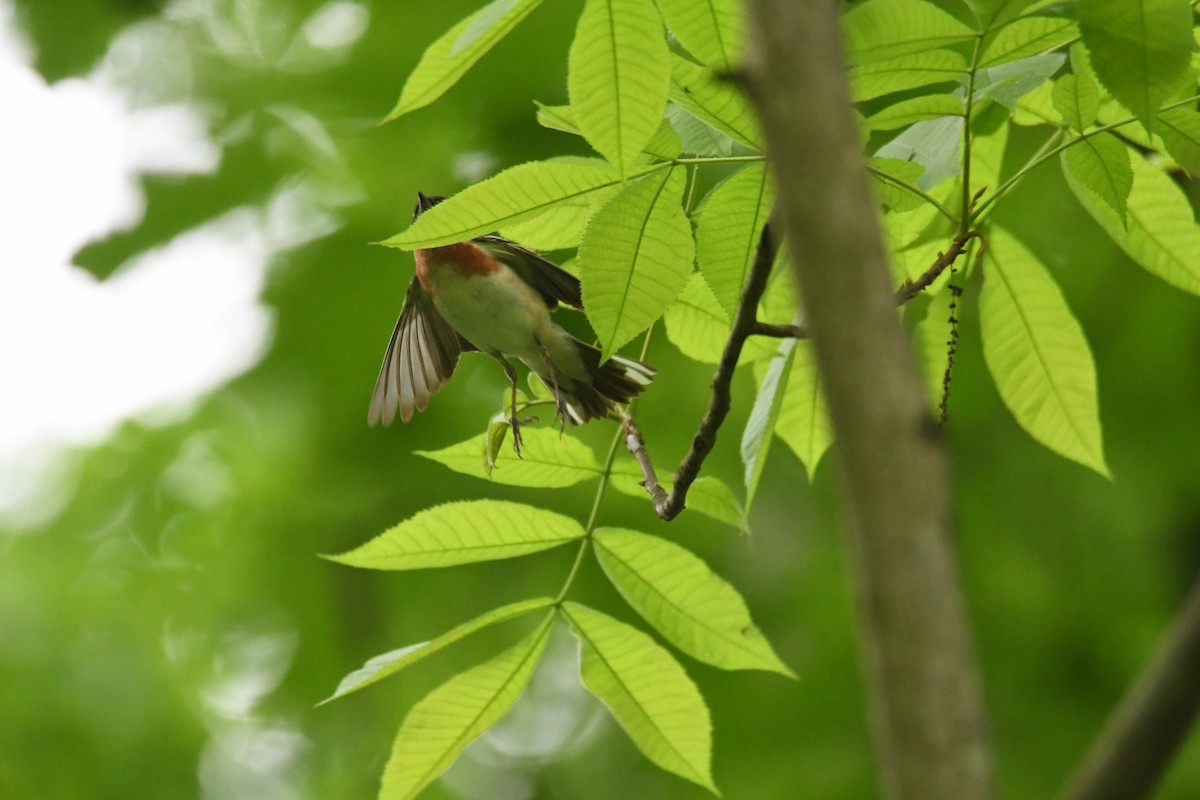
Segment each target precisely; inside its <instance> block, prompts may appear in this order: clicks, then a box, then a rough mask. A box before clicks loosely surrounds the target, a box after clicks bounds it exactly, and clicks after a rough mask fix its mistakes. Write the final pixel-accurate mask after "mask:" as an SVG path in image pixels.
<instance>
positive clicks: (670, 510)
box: [623, 222, 779, 522]
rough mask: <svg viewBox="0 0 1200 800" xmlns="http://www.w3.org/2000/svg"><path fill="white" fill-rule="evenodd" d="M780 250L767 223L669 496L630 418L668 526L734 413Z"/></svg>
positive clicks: (630, 434) (628, 427)
mask: <svg viewBox="0 0 1200 800" xmlns="http://www.w3.org/2000/svg"><path fill="white" fill-rule="evenodd" d="M778 251H779V243H778V241H776V237H775V236H773V235H772V234H771V223H770V222H768V223H767V224H766V225H764V226H763V231H762V236H760V237H759V240H758V250H757V252H756V253H755V255H754V263H753V264H751V265H750V274H749V276H747V278H746V285H745V286H744V287H742V297H741V300H740V301H739V302H738V306H737V311H736V313H735V314H734V317H733V327H732V328H731V329H730V331H729V338H728V339H727V340H726V341H725V349H724V351H723V352H722V353H721V360H720V361H719V362H718V363H717V372H716V374H715V375H713V382H712V396H711V397H710V398H709V401H708V410H707V411H706V412H705V413H704V419H702V420H701V421H700V427H699V428H697V429H696V435H695V436H694V437H692V447H691V449H690V450H688V453H687V455H686V456H684V457H683V461H682V462H680V464H679V469H678V470H676V472H675V482H674V484H673V485H672V486H671V493H670V494H667V493H666V491H665V490H664V489H663V488H662V487H661V486H660V485H659V483H658V478H657V477H656V475H655V473H654V467H653V465H651V463H650V456H649V455H648V454H647V453H646V443H645V440H644V439H643V438H642V434H641V431H640V430H638V427H637V425H636V424H634V423H633V421H632V420H631V419H626V420H625V421H624V423H623V424H624V426H625V443H626V446H627V447H628V448H629V452H630V453H632V454H633V457H634V458H635V459H636V460H637V462H638V465H639V466H640V467H641V468H642V474H643V475H644V476H645V481H644V483H643V485H644V486H645V487H646V491H647V492H649V493H650V498H651V499H652V500H653V501H654V512H655V513H656V514H658V516H660V517H662V518H663V519H664V520H667V521H668V522H669V521H671V520H673V519H675V517H677V516H679V512H680V511H683V508H684V500H685V499H686V498H687V493H688V489H689V488H690V487H691V485H692V482H693V481H695V480H696V476H697V475H699V474H700V466H701V465H702V464H703V463H704V459H705V458H707V457H708V454H709V452H711V451H712V448H713V445H714V444H716V441H717V431H718V430H720V428H721V424H722V423H723V422H725V417H726V415H728V414H729V404H730V392H729V385H730V384H731V383H732V382H733V370H734V368H735V367H737V363H738V358H739V357H740V356H741V354H742V346H743V345H744V344H745V343H746V339H747V338H749V336H750V334H752V333H753V332H754V329H755V326H756V325H757V321H756V320H755V314H756V313H757V311H758V301H759V300H761V299H762V296H763V292H765V291H766V289H767V278H768V277H770V274H771V265H772V264H774V263H775V255H776V253H778Z"/></svg>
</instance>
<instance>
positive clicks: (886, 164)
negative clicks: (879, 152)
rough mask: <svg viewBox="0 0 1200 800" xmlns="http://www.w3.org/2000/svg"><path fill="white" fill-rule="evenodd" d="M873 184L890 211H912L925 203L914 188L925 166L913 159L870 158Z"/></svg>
mask: <svg viewBox="0 0 1200 800" xmlns="http://www.w3.org/2000/svg"><path fill="white" fill-rule="evenodd" d="M868 163H869V164H870V166H871V168H872V172H871V177H872V178H873V179H874V182H873V186H874V187H875V192H876V194H878V195H879V199H880V201H881V202H882V203H883V204H884V205H886V206H887V207H888V208H890V209H891V210H892V211H896V212H905V211H913V210H915V209H918V208H920V207H921V206H922V205H924V204H925V201H924V200H923V199H922V198H921V195H920V194H919V193H918V191H917V190H916V183H917V180H918V179H919V178H920V177H921V173H923V172H924V171H925V168H924V167H922V166H921V165H920V164H918V163H916V162H915V161H901V160H900V159H898V158H878V157H876V158H872V159H871V160H870V161H869V162H868ZM905 187H910V188H905Z"/></svg>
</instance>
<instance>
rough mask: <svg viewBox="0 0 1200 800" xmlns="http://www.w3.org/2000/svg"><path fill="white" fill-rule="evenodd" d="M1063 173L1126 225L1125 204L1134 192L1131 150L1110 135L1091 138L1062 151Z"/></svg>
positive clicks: (1098, 135) (1103, 134) (1102, 134)
mask: <svg viewBox="0 0 1200 800" xmlns="http://www.w3.org/2000/svg"><path fill="white" fill-rule="evenodd" d="M1062 165H1063V170H1064V171H1066V172H1069V173H1070V175H1071V177H1072V178H1074V179H1075V180H1076V181H1078V182H1079V183H1080V184H1081V185H1083V186H1086V187H1087V188H1088V189H1090V190H1092V191H1093V192H1095V193H1096V196H1097V197H1099V198H1100V199H1101V200H1103V201H1104V202H1105V203H1107V204H1108V207H1109V208H1111V209H1112V210H1113V211H1115V212H1117V215H1118V216H1120V218H1121V225H1122V226H1124V224H1125V204H1126V202H1127V201H1128V200H1129V192H1130V190H1132V189H1133V168H1132V167H1131V166H1130V163H1129V150H1128V149H1126V147H1125V145H1124V144H1122V143H1121V140H1120V139H1118V138H1117V137H1116V136H1114V135H1112V134H1111V133H1107V132H1104V133H1096V134H1093V135H1091V136H1088V137H1087V138H1086V139H1083V140H1081V141H1079V142H1077V143H1076V144H1074V145H1072V146H1070V147H1068V148H1067V149H1066V150H1064V151H1063V152H1062Z"/></svg>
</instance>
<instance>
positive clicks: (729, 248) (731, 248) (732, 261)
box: [696, 162, 774, 319]
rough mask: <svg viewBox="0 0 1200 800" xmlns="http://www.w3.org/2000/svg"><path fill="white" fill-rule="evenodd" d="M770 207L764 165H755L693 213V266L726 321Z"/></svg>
mask: <svg viewBox="0 0 1200 800" xmlns="http://www.w3.org/2000/svg"><path fill="white" fill-rule="evenodd" d="M773 203H774V192H773V190H772V187H771V184H770V181H769V180H768V179H767V167H766V164H764V163H761V162H758V163H753V164H750V165H748V166H746V167H744V168H743V169H741V170H739V171H738V172H736V173H734V174H733V176H732V177H730V178H729V179H728V180H726V181H725V182H723V183H721V184H720V185H718V186H717V187H716V188H715V189H713V190H712V191H711V192H709V193H708V196H707V197H706V198H705V199H704V203H703V204H702V205H701V206H700V209H699V210H698V211H697V213H696V261H697V263H698V264H699V266H700V273H701V274H702V275H703V276H704V280H705V282H706V283H708V288H710V289H712V292H713V295H714V296H715V297H716V298H717V302H719V303H720V304H721V306H722V308H724V309H725V312H726V313H727V314H728V315H729V318H730V319H732V318H733V315H734V313H735V311H736V310H737V306H738V301H739V300H740V299H741V296H742V287H743V286H744V285H745V283H746V273H747V272H748V271H749V269H750V265H751V264H752V263H753V262H754V256H755V254H756V253H757V251H758V242H759V239H760V238H762V229H763V225H765V224H766V222H767V217H768V216H770V214H771V206H772V205H773Z"/></svg>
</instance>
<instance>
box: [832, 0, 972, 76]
mask: <svg viewBox="0 0 1200 800" xmlns="http://www.w3.org/2000/svg"><path fill="white" fill-rule="evenodd" d="M842 27H843V29H844V31H845V35H846V51H847V59H848V60H849V62H850V63H851V64H863V63H866V62H868V61H882V60H884V59H891V58H897V57H899V56H903V55H907V54H909V53H920V52H923V51H925V50H933V49H934V48H938V47H946V46H949V45H954V44H958V43H959V42H963V41H966V40H967V39H968V38H970V37H971V36H973V35H974V32H973V31H972V30H971V29H970V28H968V27H967V26H966V25H964V24H962V23H961V22H959V21H958V20H956V19H955V18H954V17H952V16H950V15H949V14H947V13H946V12H945V11H942V10H941V9H940V8H938V7H937V6H934V5H932V4H930V3H928V2H926V1H925V0H867V1H866V2H864V3H858V4H856V5H854V6H853V7H851V9H850V10H849V11H847V12H846V13H845V14H844V15H842Z"/></svg>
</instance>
